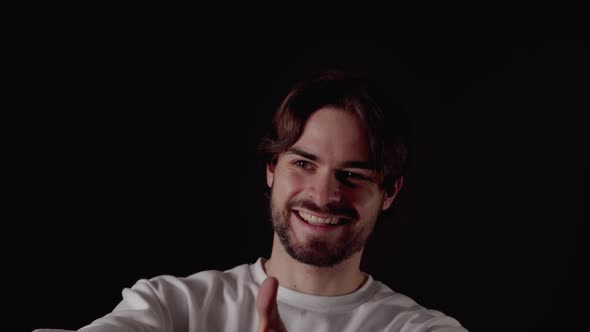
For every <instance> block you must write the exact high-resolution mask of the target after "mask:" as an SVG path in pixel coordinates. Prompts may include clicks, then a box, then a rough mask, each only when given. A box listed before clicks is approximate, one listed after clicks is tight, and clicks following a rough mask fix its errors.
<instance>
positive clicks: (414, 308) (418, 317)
mask: <svg viewBox="0 0 590 332" xmlns="http://www.w3.org/2000/svg"><path fill="white" fill-rule="evenodd" d="M377 283H378V288H377V291H376V292H375V293H374V296H373V297H372V298H371V299H370V300H369V301H368V302H367V304H369V305H371V306H372V307H374V308H375V309H374V310H375V311H376V312H375V313H376V314H379V316H380V317H389V319H391V322H392V324H394V325H396V326H404V327H405V328H406V329H407V330H408V331H457V332H459V331H461V332H464V331H467V330H465V329H464V328H463V327H462V326H461V324H460V323H459V322H458V321H457V320H456V319H454V318H452V317H450V316H447V315H446V314H444V313H443V312H441V311H439V310H434V309H429V308H425V307H423V306H422V305H420V304H418V303H417V302H416V301H414V300H413V299H412V298H410V297H409V296H406V295H404V294H401V293H397V292H395V291H393V290H392V289H391V288H389V287H387V286H386V285H384V284H383V283H381V282H378V281H377Z"/></svg>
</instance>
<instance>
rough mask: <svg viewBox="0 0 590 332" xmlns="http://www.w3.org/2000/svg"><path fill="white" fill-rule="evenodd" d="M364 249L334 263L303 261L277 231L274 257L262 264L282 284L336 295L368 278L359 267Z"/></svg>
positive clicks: (323, 294)
mask: <svg viewBox="0 0 590 332" xmlns="http://www.w3.org/2000/svg"><path fill="white" fill-rule="evenodd" d="M361 256H362V250H361V251H359V252H357V253H355V254H354V255H352V256H351V257H350V258H348V259H346V260H344V261H343V262H341V263H339V264H338V265H335V266H331V267H317V266H311V265H307V264H304V263H301V262H299V261H297V260H295V259H294V258H293V257H291V256H290V255H289V254H288V253H287V251H286V250H285V248H284V247H283V244H282V243H281V241H280V240H279V238H278V237H277V235H276V234H275V236H274V240H273V247H272V253H271V257H270V259H269V260H268V261H266V262H265V263H264V264H263V267H264V269H265V272H266V274H267V275H268V276H273V277H275V278H277V279H278V280H279V284H280V285H281V286H283V287H286V288H289V289H292V290H295V291H298V292H301V293H306V294H312V295H319V296H337V295H344V294H349V293H352V292H354V291H355V290H357V289H359V288H360V287H361V286H362V285H363V284H364V283H365V281H366V276H365V275H364V274H363V273H362V272H361V271H360V263H361Z"/></svg>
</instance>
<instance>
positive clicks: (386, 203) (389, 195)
mask: <svg viewBox="0 0 590 332" xmlns="http://www.w3.org/2000/svg"><path fill="white" fill-rule="evenodd" d="M403 185H404V177H403V176H400V177H399V178H397V180H395V182H393V184H392V185H391V188H388V189H390V190H386V191H385V196H384V197H383V205H382V206H381V210H382V211H385V210H387V209H389V207H390V206H391V204H392V203H393V200H394V199H395V197H396V196H397V194H398V193H399V191H400V190H401V189H402V186H403Z"/></svg>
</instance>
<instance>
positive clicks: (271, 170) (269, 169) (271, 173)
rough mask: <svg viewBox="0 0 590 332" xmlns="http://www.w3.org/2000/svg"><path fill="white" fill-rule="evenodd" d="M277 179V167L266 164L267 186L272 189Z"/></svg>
mask: <svg viewBox="0 0 590 332" xmlns="http://www.w3.org/2000/svg"><path fill="white" fill-rule="evenodd" d="M274 179H275V165H274V164H273V163H266V184H267V185H268V187H269V188H271V187H272V183H273V182H274Z"/></svg>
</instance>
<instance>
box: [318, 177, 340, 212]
mask: <svg viewBox="0 0 590 332" xmlns="http://www.w3.org/2000/svg"><path fill="white" fill-rule="evenodd" d="M311 195H312V199H313V201H314V202H315V203H316V204H318V205H319V206H325V205H326V204H328V203H338V202H340V200H341V198H342V193H341V188H340V182H339V181H338V179H337V178H336V175H335V174H333V173H331V172H330V173H328V172H325V173H322V174H320V173H318V174H316V176H315V177H314V178H313V179H312V183H311Z"/></svg>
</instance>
